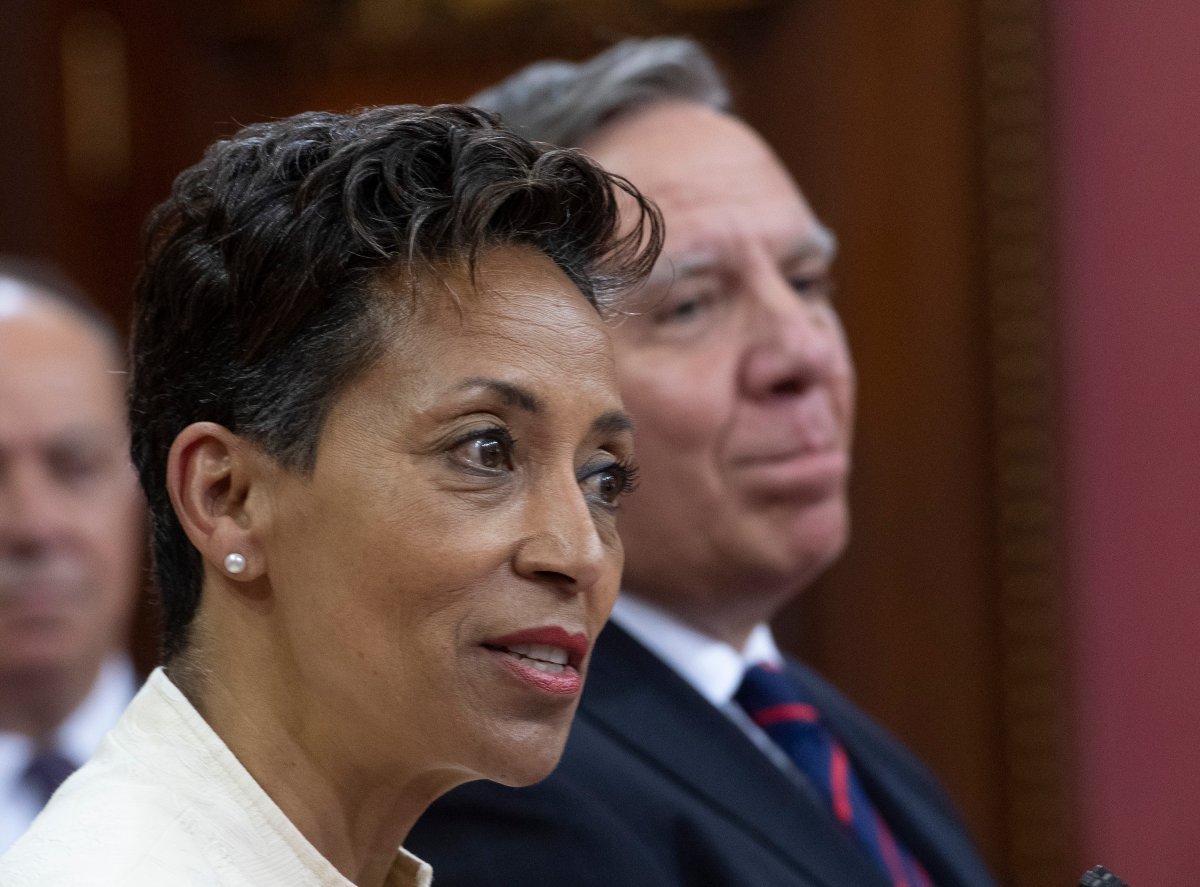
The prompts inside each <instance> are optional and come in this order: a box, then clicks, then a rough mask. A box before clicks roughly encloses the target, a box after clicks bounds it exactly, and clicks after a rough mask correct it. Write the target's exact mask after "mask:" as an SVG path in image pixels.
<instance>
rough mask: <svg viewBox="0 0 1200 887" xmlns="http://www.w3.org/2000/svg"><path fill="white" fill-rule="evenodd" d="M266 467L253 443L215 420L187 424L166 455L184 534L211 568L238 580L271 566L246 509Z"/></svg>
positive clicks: (170, 491)
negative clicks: (266, 560) (253, 488)
mask: <svg viewBox="0 0 1200 887" xmlns="http://www.w3.org/2000/svg"><path fill="white" fill-rule="evenodd" d="M262 467H263V457H262V455H261V454H260V453H259V452H258V451H257V450H256V449H255V448H254V447H253V446H251V445H250V444H248V443H247V442H246V441H245V440H243V439H242V438H241V437H239V436H238V435H236V434H234V433H233V432H232V431H230V430H229V429H228V428H226V427H225V426H224V425H218V424H216V423H215V422H195V423H193V424H191V425H189V426H187V427H186V428H184V429H183V431H181V432H179V434H178V435H177V436H176V438H175V442H174V443H172V444H171V452H170V455H169V456H168V458H167V492H168V494H169V495H170V497H171V505H172V506H174V508H175V514H176V516H177V517H178V518H179V523H180V525H181V526H182V527H183V531H184V533H186V534H187V537H188V539H190V540H191V542H192V545H194V546H196V549H197V550H198V551H199V552H200V555H201V557H202V558H204V560H205V561H207V562H208V563H209V565H210V566H211V567H212V568H214V569H215V570H217V571H218V572H220V573H222V574H224V575H225V576H227V577H228V578H230V579H234V580H238V581H249V580H252V579H257V578H258V577H259V576H261V575H263V573H264V572H265V571H266V562H265V558H264V556H263V552H262V549H261V546H260V545H259V544H258V541H257V540H258V533H257V532H256V530H261V528H256V527H255V521H254V514H253V512H252V510H250V509H248V508H247V501H248V499H249V494H250V490H251V488H252V487H253V485H254V484H255V483H257V482H259V481H260V480H262V478H260V477H259V473H260V472H261V470H262ZM230 555H240V556H241V559H240V560H239V559H238V558H236V557H234V558H230Z"/></svg>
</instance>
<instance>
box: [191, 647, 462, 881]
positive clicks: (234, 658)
mask: <svg viewBox="0 0 1200 887" xmlns="http://www.w3.org/2000/svg"><path fill="white" fill-rule="evenodd" d="M264 646H265V645H264ZM201 658H202V661H204V662H208V663H222V662H237V663H238V664H239V665H238V669H237V671H236V672H232V671H230V672H229V673H226V670H224V669H222V668H220V667H219V666H216V665H214V666H210V667H204V668H198V667H196V666H195V665H194V664H190V663H189V664H188V665H186V666H184V667H180V668H172V667H168V671H169V673H170V674H172V678H173V679H174V675H175V673H176V671H178V672H179V673H180V675H181V677H183V685H182V686H180V689H181V690H182V691H183V692H184V694H185V695H187V696H188V698H189V700H190V701H191V702H192V704H193V705H194V706H195V707H196V710H197V711H198V712H199V713H200V715H201V716H202V717H203V718H204V719H205V721H207V722H208V724H209V726H210V727H212V729H213V730H214V732H216V733H217V735H218V736H220V737H221V740H222V741H223V742H224V743H225V745H226V746H227V747H228V748H229V749H230V751H232V752H233V754H234V756H235V757H237V759H238V761H239V762H240V763H241V764H242V766H244V767H245V768H246V770H247V771H248V772H249V773H250V775H251V776H252V777H254V780H255V781H256V782H257V783H258V784H259V786H260V787H261V788H262V789H263V791H265V792H266V793H267V795H268V796H269V797H270V798H271V800H272V801H273V802H274V803H275V804H276V805H278V807H279V808H280V810H281V811H282V812H283V814H284V815H285V816H286V817H287V818H288V820H289V821H290V822H291V823H292V824H293V825H294V826H296V828H297V829H299V830H300V832H301V834H303V835H304V837H305V838H307V839H308V841H309V842H310V843H311V844H312V845H313V846H314V847H315V848H316V849H317V851H318V852H319V853H320V854H321V855H322V856H324V857H325V858H326V859H327V860H328V861H329V862H330V863H331V864H332V865H333V866H334V867H335V868H336V869H337V870H338V871H339V872H341V873H342V875H343V876H345V877H346V878H347V879H348V880H350V881H352V882H353V883H354V884H356V885H359V887H382V885H383V884H384V883H385V881H386V879H387V875H388V872H389V870H390V869H391V867H392V865H393V863H394V862H395V859H396V853H397V849H398V848H399V847H400V845H401V844H402V843H403V841H404V838H405V837H406V836H407V834H408V831H409V829H410V828H411V827H412V825H413V823H415V822H416V820H417V817H419V816H420V815H421V814H422V813H423V812H424V811H425V809H426V807H428V806H429V804H431V803H432V802H433V800H434V799H436V798H437V797H438V796H440V795H441V794H443V793H444V792H445V791H448V790H449V789H450V788H452V787H453V786H454V785H456V784H458V783H459V782H461V781H462V778H461V776H459V775H455V774H450V773H445V772H437V771H428V772H423V771H422V770H421V769H420V768H419V767H406V766H405V765H404V764H403V762H402V761H400V762H398V758H399V757H400V756H399V755H398V754H397V753H396V752H397V750H396V749H395V748H393V749H392V751H391V753H390V754H388V756H387V761H386V762H379V765H378V766H372V765H371V762H369V752H370V749H371V746H373V745H377V744H378V743H379V737H374V736H363V737H362V741H361V744H360V743H358V742H357V741H354V740H351V741H349V742H348V741H347V739H346V737H347V736H348V735H351V734H352V731H350V730H347V729H346V725H345V724H344V723H338V719H337V718H336V717H335V716H333V715H332V714H331V713H327V712H321V711H318V710H315V709H313V708H312V707H311V706H310V704H309V700H308V699H307V698H306V694H305V693H304V692H302V691H301V690H300V689H299V688H297V687H296V686H295V682H294V681H293V680H291V679H287V678H285V677H284V675H282V674H281V673H280V670H279V669H278V663H270V662H263V661H262V659H263V657H261V656H255V655H254V654H250V655H247V654H246V651H244V650H242V651H238V654H237V655H232V654H223V653H217V652H216V651H209V652H208V653H206V654H205V655H204V656H203V657H201ZM255 659H257V660H258V661H257V662H255V661H254V660H255Z"/></svg>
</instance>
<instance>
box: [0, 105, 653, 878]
mask: <svg viewBox="0 0 1200 887" xmlns="http://www.w3.org/2000/svg"><path fill="white" fill-rule="evenodd" d="M618 195H620V196H621V199H623V200H624V199H628V200H629V201H630V202H631V203H632V204H634V205H636V206H637V207H638V208H639V209H640V213H635V216H634V217H635V218H637V219H638V224H637V225H635V226H632V227H629V228H625V229H621V230H619V229H618V224H617V214H616V201H617V199H618ZM660 242H661V225H660V221H659V219H658V216H657V213H656V211H655V210H653V208H652V207H650V206H649V205H648V204H646V203H645V201H644V200H643V199H642V198H641V197H640V195H638V193H637V192H636V191H635V190H634V189H633V188H632V187H631V186H630V185H628V184H627V183H626V182H624V181H623V180H621V179H618V178H615V177H613V176H611V175H608V174H606V173H604V172H603V171H601V170H600V169H599V168H598V167H596V166H595V165H594V164H592V163H591V162H590V161H588V160H587V159H586V158H584V157H583V156H582V155H580V154H578V153H576V152H574V151H569V150H560V149H552V148H549V147H547V146H541V147H535V146H533V145H531V144H530V143H528V142H526V141H524V140H523V139H520V138H518V137H515V136H513V135H511V134H510V133H508V132H507V131H505V130H503V129H501V128H500V127H499V126H498V125H497V124H496V122H495V120H494V119H493V118H491V117H490V116H488V115H486V114H484V113H482V112H478V111H475V110H472V109H469V108H464V107H459V106H440V107H436V108H432V109H427V108H419V107H415V106H404V107H393V108H376V109H370V110H367V111H362V112H359V113H356V114H349V115H339V114H303V115H299V116H297V117H293V118H291V119H288V120H284V121H281V122H275V123H268V124H261V125H257V126H251V127H248V128H246V129H244V130H242V131H241V132H240V133H238V134H237V135H236V136H234V137H233V138H232V139H230V140H228V141H224V142H219V143H217V144H216V145H214V146H213V147H212V148H211V149H210V150H209V152H208V153H207V154H206V155H205V157H204V159H203V160H202V161H201V162H200V163H199V164H197V165H196V166H194V167H192V168H191V169H189V170H187V171H185V172H184V173H183V174H182V175H180V176H179V178H178V179H177V180H176V182H175V186H174V189H173V191H172V194H171V197H170V198H169V199H168V200H167V201H166V202H165V203H164V204H163V205H162V206H160V207H159V208H158V209H157V210H156V211H155V212H154V214H153V215H152V216H151V219H150V223H149V226H148V229H147V256H146V265H145V268H144V271H143V273H142V275H141V278H140V280H139V283H138V290H137V303H136V306H135V323H134V337H133V343H132V358H133V360H132V367H133V369H132V373H133V375H132V381H131V389H130V406H131V425H132V438H133V454H134V462H135V464H136V466H137V468H138V471H139V474H140V477H141V481H142V484H143V487H144V488H145V491H146V495H147V498H148V501H149V504H150V510H151V513H152V520H153V545H154V555H155V557H154V564H155V575H156V579H157V584H158V587H159V592H160V595H161V598H162V603H163V609H164V613H165V623H166V631H165V645H164V646H165V666H164V668H163V669H160V670H157V671H156V672H155V673H154V674H153V675H151V677H150V679H149V680H148V682H147V685H146V686H145V687H144V688H143V690H142V692H141V693H140V694H139V695H138V697H137V699H135V700H134V702H133V704H132V705H131V707H130V709H129V711H128V712H127V713H126V715H125V718H124V719H123V720H122V722H121V724H119V725H118V727H117V728H116V729H115V730H114V731H113V733H112V734H110V736H109V738H108V739H107V740H106V742H105V744H104V745H103V746H102V748H101V750H100V752H99V753H98V754H97V756H96V757H95V758H94V759H93V760H92V761H91V762H90V763H89V764H88V765H86V766H85V767H84V768H83V769H82V770H80V771H79V772H78V773H77V774H76V775H75V776H73V777H72V778H71V779H69V780H68V781H67V782H66V783H65V784H64V785H63V787H62V789H60V791H59V793H58V794H57V795H56V796H55V797H54V799H52V801H51V803H50V805H49V806H48V807H47V809H46V811H45V812H44V813H43V815H42V817H41V818H40V819H39V820H38V821H37V822H36V823H35V824H34V826H33V828H32V830H31V831H30V833H29V834H27V835H26V837H25V838H24V839H22V841H20V842H18V844H17V845H15V846H14V848H13V850H12V851H11V852H10V854H9V855H7V856H6V857H5V858H4V860H3V861H2V862H0V880H2V881H3V883H4V884H5V885H14V887H16V885H23V884H37V885H39V887H52V885H67V884H72V885H74V884H80V883H87V884H98V885H106V884H114V885H116V884H120V885H126V887H128V885H134V887H136V885H150V884H154V885H161V884H205V885H208V884H213V885H243V884H245V885H250V884H254V885H264V884H287V885H318V884H320V885H341V884H349V883H354V884H358V885H384V884H386V885H402V884H423V883H428V879H429V871H428V866H425V865H424V864H423V863H421V862H420V861H419V860H417V859H416V858H415V857H412V856H411V855H409V854H407V853H406V852H405V851H404V850H403V849H402V848H401V849H400V850H399V851H397V848H398V847H399V845H400V844H401V843H402V841H403V839H404V836H405V835H406V834H407V831H408V829H409V827H410V825H411V824H412V823H413V821H415V819H416V818H417V816H418V815H419V814H420V813H421V811H422V810H424V808H425V807H426V806H427V805H428V804H429V803H430V802H431V801H432V800H433V799H434V798H436V797H437V796H438V795H440V794H441V793H443V792H445V791H446V790H448V789H449V788H451V787H453V786H454V785H457V784H459V783H462V782H466V781H469V780H471V779H478V778H490V779H495V780H498V781H501V782H504V783H506V784H511V785H518V784H526V783H529V782H533V781H536V780H537V779H539V778H541V777H543V776H544V775H546V774H547V773H548V772H549V771H550V769H551V768H552V767H553V766H554V764H555V762H556V761H557V759H558V756H559V754H560V752H561V750H562V746H563V743H564V741H565V739H566V734H567V729H568V727H569V724H570V719H571V716H572V714H573V711H574V708H575V704H576V701H577V699H578V694H579V689H580V682H581V680H582V677H583V673H584V671H585V669H586V661H587V658H588V653H589V650H590V645H591V642H592V641H593V640H594V639H595V636H596V635H597V633H598V632H599V630H600V628H601V626H602V625H603V622H604V619H605V618H606V616H607V613H608V610H609V608H610V607H611V605H612V602H613V600H614V598H615V596H616V592H617V587H618V583H619V575H620V567H621V549H620V542H619V540H618V538H617V534H616V528H615V518H616V510H617V507H618V503H619V499H620V497H621V495H622V494H623V493H624V492H626V491H627V490H628V489H629V488H630V487H631V485H632V482H633V474H634V472H633V468H632V465H631V464H630V457H631V439H630V434H631V429H630V424H629V419H628V417H627V416H626V414H625V413H624V412H623V410H622V409H621V404H620V401H619V398H618V396H617V393H616V382H615V374H614V369H613V363H612V356H611V350H610V347H609V344H608V341H607V336H606V332H605V330H604V328H603V324H602V321H601V318H600V314H599V313H598V311H597V307H598V306H600V305H602V304H603V303H604V301H605V299H606V298H607V297H608V296H609V295H611V294H613V293H614V292H616V291H617V290H620V289H622V288H624V287H627V286H629V285H631V284H634V283H636V282H637V281H639V280H640V279H642V278H643V277H644V276H645V275H646V273H647V272H648V271H649V268H650V267H651V265H652V263H653V261H654V258H655V256H656V254H657V251H658V247H659V245H660Z"/></svg>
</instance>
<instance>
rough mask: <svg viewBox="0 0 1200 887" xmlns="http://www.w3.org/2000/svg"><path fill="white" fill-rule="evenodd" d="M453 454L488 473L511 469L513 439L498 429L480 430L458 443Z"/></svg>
mask: <svg viewBox="0 0 1200 887" xmlns="http://www.w3.org/2000/svg"><path fill="white" fill-rule="evenodd" d="M454 454H455V455H456V456H457V457H458V458H459V459H461V460H462V461H463V462H465V463H466V464H467V465H469V466H471V467H472V468H477V469H482V470H484V471H487V472H489V473H490V472H498V471H511V470H512V468H513V439H512V437H510V436H509V435H508V434H507V433H506V432H503V431H500V430H495V431H486V432H481V433H479V434H475V435H473V436H471V437H469V438H467V439H466V440H464V441H461V442H460V443H458V444H457V445H456V446H455V447H454Z"/></svg>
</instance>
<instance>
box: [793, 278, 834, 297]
mask: <svg viewBox="0 0 1200 887" xmlns="http://www.w3.org/2000/svg"><path fill="white" fill-rule="evenodd" d="M788 284H789V285H790V286H791V287H792V289H793V290H795V291H796V293H797V294H799V295H801V296H803V297H804V298H806V299H813V298H829V297H830V296H832V295H833V277H832V276H831V275H829V274H828V273H824V274H799V275H795V276H793V277H789V278H788Z"/></svg>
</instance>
